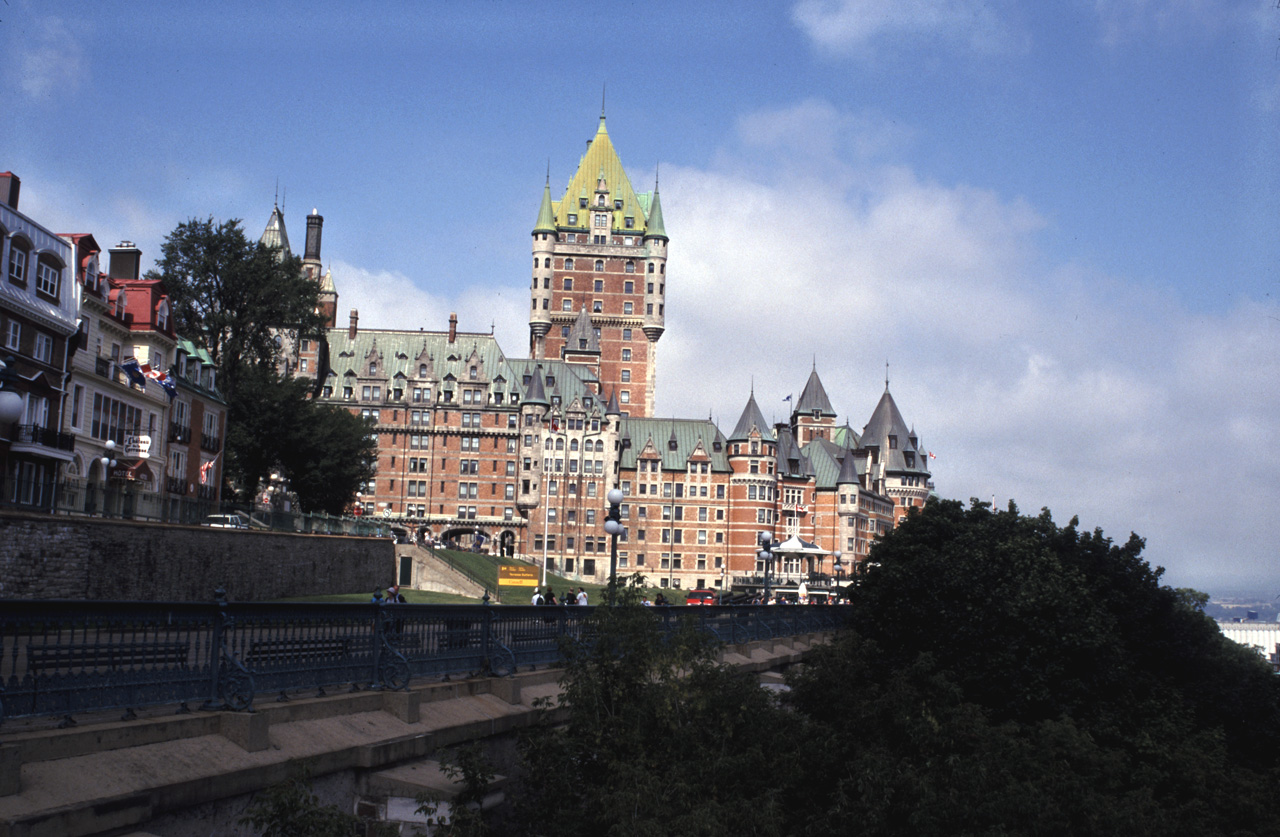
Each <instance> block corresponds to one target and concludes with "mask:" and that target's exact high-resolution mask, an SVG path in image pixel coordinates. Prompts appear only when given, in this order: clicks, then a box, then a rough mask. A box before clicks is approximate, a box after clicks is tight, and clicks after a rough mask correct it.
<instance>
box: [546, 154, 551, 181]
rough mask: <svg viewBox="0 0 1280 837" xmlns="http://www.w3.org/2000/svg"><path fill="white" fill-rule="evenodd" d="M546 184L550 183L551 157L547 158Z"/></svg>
mask: <svg viewBox="0 0 1280 837" xmlns="http://www.w3.org/2000/svg"><path fill="white" fill-rule="evenodd" d="M547 185H548V186H550V185H551V158H550V157H548V158H547Z"/></svg>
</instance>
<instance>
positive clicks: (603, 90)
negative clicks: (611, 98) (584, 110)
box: [600, 82, 609, 119]
mask: <svg viewBox="0 0 1280 837" xmlns="http://www.w3.org/2000/svg"><path fill="white" fill-rule="evenodd" d="M608 87H609V84H608V82H604V83H602V84H601V85H600V118H601V119H604V94H605V93H606V92H607V90H608Z"/></svg>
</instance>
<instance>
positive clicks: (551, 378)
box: [547, 375, 556, 387]
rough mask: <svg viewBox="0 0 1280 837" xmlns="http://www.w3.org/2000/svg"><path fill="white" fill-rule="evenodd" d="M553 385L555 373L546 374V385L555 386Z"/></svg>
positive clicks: (554, 383)
mask: <svg viewBox="0 0 1280 837" xmlns="http://www.w3.org/2000/svg"><path fill="white" fill-rule="evenodd" d="M555 385H556V376H555V375H548V376H547V386H549V387H553V386H555Z"/></svg>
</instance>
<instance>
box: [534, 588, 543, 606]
mask: <svg viewBox="0 0 1280 837" xmlns="http://www.w3.org/2000/svg"><path fill="white" fill-rule="evenodd" d="M532 602H533V604H535V605H543V604H546V603H547V602H546V600H545V599H543V598H542V591H541V590H540V589H538V588H537V587H535V588H533V599H532Z"/></svg>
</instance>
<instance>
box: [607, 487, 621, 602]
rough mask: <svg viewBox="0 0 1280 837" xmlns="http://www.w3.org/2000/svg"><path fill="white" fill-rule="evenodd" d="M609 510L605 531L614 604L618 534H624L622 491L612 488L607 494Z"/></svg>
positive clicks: (610, 586)
mask: <svg viewBox="0 0 1280 837" xmlns="http://www.w3.org/2000/svg"><path fill="white" fill-rule="evenodd" d="M605 499H606V500H608V501H609V512H608V514H606V515H605V518H604V531H605V533H606V534H608V535H609V540H610V545H609V604H613V603H614V601H615V597H616V595H617V592H618V536H619V535H621V534H622V492H621V491H620V490H619V489H617V488H614V489H611V490H610V491H609V493H608V494H607V495H606V496H605Z"/></svg>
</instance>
